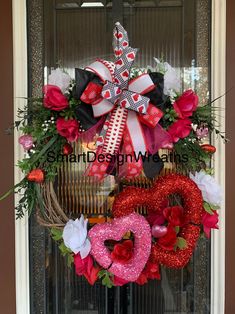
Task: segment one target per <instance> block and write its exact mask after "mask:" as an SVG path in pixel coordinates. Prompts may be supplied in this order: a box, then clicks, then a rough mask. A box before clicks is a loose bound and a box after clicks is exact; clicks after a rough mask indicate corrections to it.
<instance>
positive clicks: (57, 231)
mask: <svg viewBox="0 0 235 314" xmlns="http://www.w3.org/2000/svg"><path fill="white" fill-rule="evenodd" d="M51 234H52V238H53V239H54V240H55V241H59V240H61V239H62V234H63V231H62V230H60V229H56V228H52V229H51Z"/></svg>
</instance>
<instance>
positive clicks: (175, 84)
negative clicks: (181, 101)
mask: <svg viewBox="0 0 235 314" xmlns="http://www.w3.org/2000/svg"><path fill="white" fill-rule="evenodd" d="M154 60H155V62H156V63H157V67H156V70H157V71H158V72H160V73H162V74H164V91H163V92H164V94H165V95H167V96H170V97H171V98H175V97H176V96H177V93H179V92H180V86H181V84H180V77H179V75H178V73H177V72H176V70H175V69H174V68H172V66H171V65H170V64H169V63H167V62H161V61H160V60H159V59H157V58H154Z"/></svg>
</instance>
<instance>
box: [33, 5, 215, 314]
mask: <svg viewBox="0 0 235 314" xmlns="http://www.w3.org/2000/svg"><path fill="white" fill-rule="evenodd" d="M210 16H211V1H210V0H187V1H186V0H185V1H184V0H170V1H169V0H155V1H138V0H136V1H135V0H131V1H122V0H115V1H97V2H91V1H73V0H70V1H69V0H45V1H43V0H38V1H34V0H28V38H29V60H30V65H29V78H30V79H29V82H30V86H29V87H30V91H31V95H32V96H39V97H40V96H41V88H42V86H43V84H44V82H45V81H46V80H47V76H48V73H49V72H50V70H51V69H52V68H55V67H56V66H58V65H60V66H62V67H63V68H64V69H65V70H66V71H68V72H69V74H70V75H71V76H74V73H75V72H74V69H75V68H78V67H84V66H85V65H87V64H89V63H90V62H92V61H93V60H94V59H96V58H103V59H107V60H112V59H113V53H112V45H111V43H112V29H113V25H114V23H115V22H116V21H119V22H121V23H122V24H123V25H124V27H125V28H126V29H127V31H128V33H129V38H130V39H131V44H132V46H133V47H138V48H139V49H140V52H139V55H138V58H137V60H136V63H135V65H136V66H138V67H147V66H151V67H155V66H156V63H155V61H154V57H156V58H159V59H160V58H162V59H164V61H167V62H168V63H170V64H171V65H172V66H173V67H175V68H176V69H177V71H178V72H179V73H180V74H181V77H182V85H183V87H184V88H189V87H192V88H194V89H196V90H197V94H198V95H199V97H200V101H201V103H202V104H205V103H206V102H207V101H208V99H210V25H211V21H210ZM43 73H44V76H43V75H42V74H43ZM77 149H79V147H78V148H77ZM71 167H72V166H71ZM79 167H80V168H79ZM79 167H78V168H76V169H75V168H70V169H61V170H60V174H59V178H58V183H57V187H58V198H59V200H60V202H61V203H63V204H64V205H66V208H67V209H68V210H69V211H71V212H73V213H74V214H79V213H80V212H84V211H85V213H89V214H94V215H103V214H105V213H106V211H107V210H108V209H109V205H108V204H109V200H110V198H112V195H113V193H115V191H117V190H120V189H121V188H122V186H123V183H122V182H119V180H118V179H117V178H115V176H114V177H110V178H108V179H106V181H105V182H104V183H103V184H101V185H100V186H99V189H98V190H99V193H98V197H97V190H96V191H95V190H91V189H89V184H88V183H87V182H83V181H82V179H81V177H80V176H79V173H80V172H81V171H82V170H83V168H82V167H84V165H79ZM74 178H75V179H74ZM66 180H67V181H66ZM69 182H70V183H71V182H73V184H74V191H77V193H75V194H73V193H72V191H71V190H70V183H69ZM132 184H133V185H139V186H143V185H144V184H148V182H147V183H146V182H145V181H140V182H139V181H138V182H137V181H133V182H132ZM68 186H69V188H68ZM74 195H75V196H74ZM30 276H31V280H30V282H31V312H32V313H53V314H70V313H74V314H76V313H77V314H85V313H86V314H152V313H154V314H160V313H168V314H177V313H181V314H183V313H200V314H201V313H203V314H204V313H205V314H206V313H210V282H211V280H210V243H209V242H208V241H207V240H205V239H203V238H202V239H200V241H199V243H198V247H197V250H196V252H195V254H194V257H193V259H192V261H191V262H190V264H189V265H188V266H187V267H186V268H185V269H184V270H181V271H180V270H167V269H164V268H162V272H161V277H162V278H161V281H150V282H149V283H148V284H147V285H145V286H138V285H136V284H129V285H125V286H123V287H116V288H112V289H108V288H106V287H104V286H102V285H101V284H99V283H97V284H95V286H93V287H91V286H89V284H88V283H87V282H86V281H85V280H84V279H82V278H81V277H77V276H76V275H75V273H74V270H73V269H69V268H67V265H66V263H65V260H64V258H63V257H62V256H61V255H60V253H59V251H58V248H57V246H56V245H55V244H54V243H52V241H51V240H50V237H49V236H48V233H47V231H45V229H43V228H42V227H40V226H38V224H37V222H36V218H35V217H31V221H30Z"/></svg>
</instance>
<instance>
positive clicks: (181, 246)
mask: <svg viewBox="0 0 235 314" xmlns="http://www.w3.org/2000/svg"><path fill="white" fill-rule="evenodd" d="M187 246H188V244H187V241H186V240H185V239H184V238H182V237H177V242H176V247H178V248H179V249H180V250H182V249H186V248H187Z"/></svg>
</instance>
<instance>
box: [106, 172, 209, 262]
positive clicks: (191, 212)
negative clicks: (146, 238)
mask: <svg viewBox="0 0 235 314" xmlns="http://www.w3.org/2000/svg"><path fill="white" fill-rule="evenodd" d="M172 194H177V195H180V196H181V198H182V202H183V207H184V216H185V221H187V222H188V223H187V224H185V225H184V226H183V227H182V228H181V230H180V233H179V236H181V237H183V238H184V239H185V240H186V241H187V248H185V249H179V248H177V249H176V251H167V250H164V249H163V248H161V247H160V246H159V245H158V244H157V243H155V244H153V245H152V250H151V257H150V258H151V260H153V261H154V262H155V263H159V264H162V265H165V266H167V267H169V268H183V267H184V266H185V265H186V264H187V263H188V262H189V260H190V258H191V256H192V254H193V251H194V249H195V246H196V244H197V240H198V238H199V236H200V224H201V219H202V213H203V198H202V194H201V191H200V190H199V188H198V187H197V185H196V184H195V183H194V182H193V181H192V180H191V179H190V178H188V177H186V176H183V175H180V174H170V175H167V176H162V177H160V178H158V179H157V180H156V181H155V183H154V185H153V187H152V188H150V189H141V188H135V187H128V188H126V189H125V190H124V191H123V192H121V193H120V194H119V195H118V196H117V197H116V200H115V202H114V205H113V209H112V211H113V215H114V217H122V216H126V215H129V214H130V213H132V212H133V211H135V209H136V208H137V207H139V206H146V207H147V209H148V211H149V212H150V213H151V212H156V211H159V210H160V208H161V207H162V204H164V202H165V201H166V199H167V198H168V197H169V196H170V195H172Z"/></svg>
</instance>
